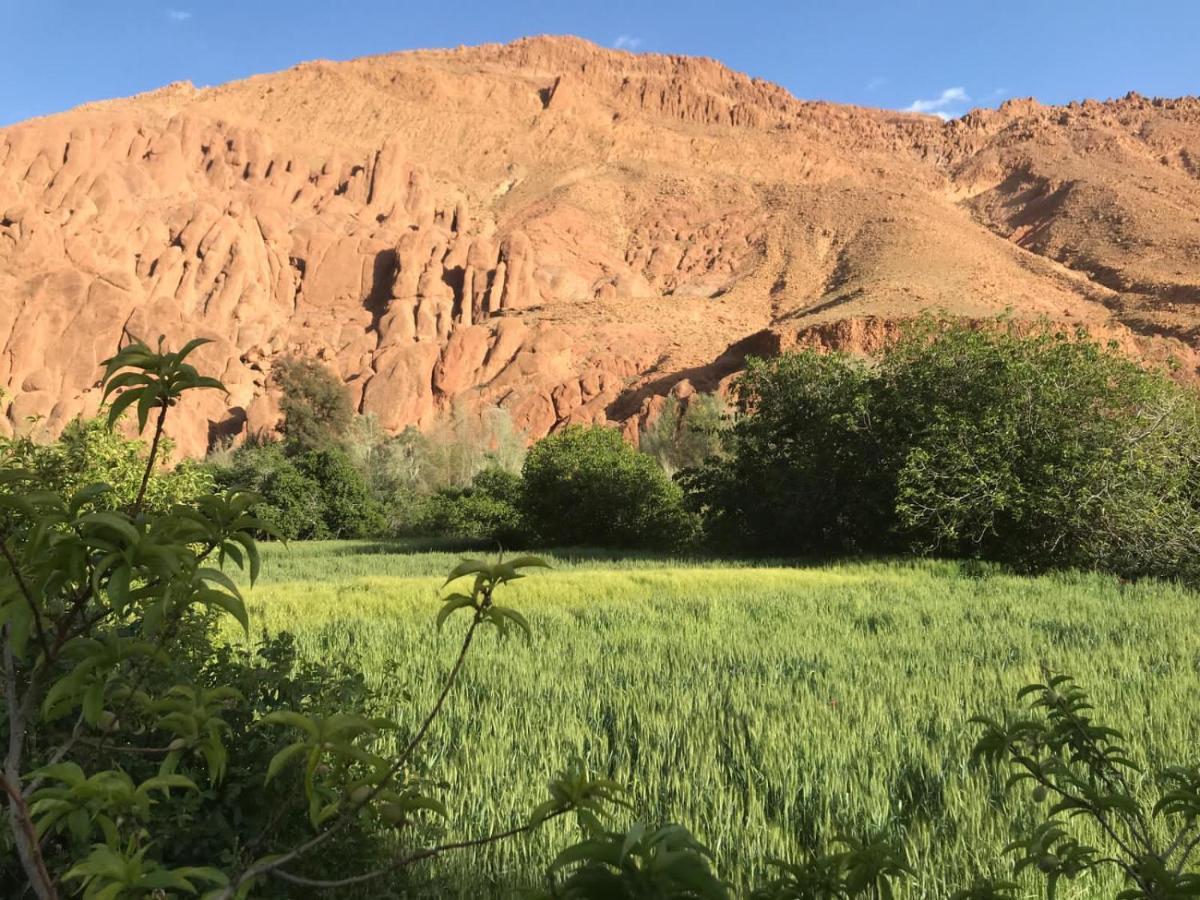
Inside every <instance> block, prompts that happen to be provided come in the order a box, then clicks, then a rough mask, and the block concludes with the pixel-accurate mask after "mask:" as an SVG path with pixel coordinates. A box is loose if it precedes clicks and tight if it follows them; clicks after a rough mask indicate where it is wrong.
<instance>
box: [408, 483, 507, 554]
mask: <svg viewBox="0 0 1200 900" xmlns="http://www.w3.org/2000/svg"><path fill="white" fill-rule="evenodd" d="M521 494H522V482H521V476H519V475H514V474H513V473H512V472H508V471H506V470H504V469H500V468H495V467H493V468H490V469H484V470H483V471H482V472H480V473H479V474H477V475H476V476H475V478H474V479H473V480H472V482H471V486H470V487H467V488H443V489H442V490H440V491H438V492H437V493H435V494H433V495H432V496H430V497H427V498H424V499H423V500H418V501H417V502H418V503H420V510H421V512H420V514H419V516H418V518H417V520H416V521H415V522H414V523H413V526H412V532H411V533H413V534H420V535H436V536H438V537H452V538H465V539H475V540H481V539H482V540H489V541H496V542H497V543H499V544H500V545H501V546H503V547H519V546H522V545H523V544H525V543H526V542H527V529H526V527H525V521H524V518H523V517H522V515H521Z"/></svg>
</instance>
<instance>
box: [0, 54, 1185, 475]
mask: <svg viewBox="0 0 1200 900" xmlns="http://www.w3.org/2000/svg"><path fill="white" fill-rule="evenodd" d="M928 308H941V309H944V310H946V311H948V312H950V313H954V314H958V315H963V316H968V317H984V316H992V315H995V314H997V313H999V312H1002V311H1004V310H1006V309H1010V310H1011V311H1012V313H1013V314H1014V315H1016V316H1018V317H1024V318H1037V317H1046V318H1049V319H1050V320H1052V321H1055V322H1061V323H1063V324H1070V325H1074V324H1081V325H1087V326H1089V327H1091V328H1093V329H1094V330H1098V331H1100V332H1101V333H1104V334H1107V335H1111V336H1113V337H1115V338H1116V339H1118V340H1120V341H1121V342H1122V343H1123V344H1124V345H1125V346H1126V347H1127V348H1128V349H1129V350H1130V351H1131V352H1136V353H1141V354H1143V355H1147V356H1151V357H1163V356H1166V355H1173V356H1175V357H1177V358H1178V359H1180V360H1181V361H1182V362H1183V363H1184V371H1185V372H1187V373H1194V372H1195V371H1196V367H1197V364H1198V357H1197V354H1196V353H1195V351H1194V349H1193V348H1194V347H1195V346H1196V342H1197V337H1198V332H1197V326H1198V325H1200V101H1197V100H1195V99H1182V100H1146V99H1143V98H1140V97H1137V96H1133V95H1131V96H1128V97H1126V98H1123V99H1121V100H1118V101H1113V102H1108V103H1096V102H1091V101H1088V102H1085V103H1082V104H1072V105H1071V106H1068V107H1056V108H1051V107H1044V106H1041V105H1039V104H1037V103H1035V102H1033V101H1020V102H1010V103H1008V104H1005V106H1004V107H1002V108H1001V109H1000V110H998V111H977V112H974V113H972V114H970V115H968V116H966V117H964V118H963V119H961V120H958V121H953V122H949V123H942V122H940V121H939V120H937V119H933V118H931V117H924V116H917V115H905V114H899V113H890V112H884V111H879V110H868V109H859V108H853V107H839V106H834V105H830V104H826V103H810V102H802V101H799V100H797V99H795V98H793V97H792V96H791V95H789V94H788V93H787V92H786V91H784V90H783V89H781V88H779V87H776V86H774V85H770V84H766V83H764V82H761V81H756V80H753V79H750V78H747V77H745V76H742V75H739V74H736V73H734V72H731V71H729V70H728V69H725V68H724V67H722V66H721V65H719V64H718V63H715V62H713V61H711V60H704V59H693V58H686V57H668V56H652V55H632V54H629V53H623V52H615V51H608V50H602V49H600V48H597V47H595V46H593V45H591V44H588V43H586V42H583V41H579V40H575V39H570V38H538V39H530V40H523V41H518V42H516V43H514V44H510V45H506V46H484V47H476V48H461V49H458V50H454V51H431V52H419V53H403V54H395V55H391V56H385V57H376V58H370V59H362V60H357V61H354V62H347V63H325V62H318V63H307V64H304V65H301V66H297V67H296V68H294V69H290V70H288V71H286V72H280V73H277V74H273V75H264V76H258V77H255V78H250V79H247V80H245V81H241V82H236V83H232V84H228V85H224V86H221V87H217V88H209V89H203V90H197V89H195V88H193V87H192V86H190V85H186V84H177V85H171V86H169V87H167V88H164V89H162V90H159V91H156V92H153V93H150V94H145V95H141V96H138V97H133V98H130V99H128V100H121V101H112V102H107V103H102V104H94V105H91V106H87V107H81V108H79V109H76V110H73V111H71V112H69V113H64V114H62V115H58V116H52V117H49V118H45V119H39V120H34V121H30V122H26V123H22V124H20V125H17V126H13V127H11V128H7V129H2V130H0V346H2V347H3V353H2V354H0V384H2V385H4V386H5V394H4V396H3V400H2V401H0V403H2V411H3V413H4V415H3V417H0V429H5V430H7V431H10V432H11V431H13V430H20V429H24V428H28V427H30V426H29V425H28V424H27V422H28V420H29V417H41V418H40V422H41V423H42V426H41V427H45V428H47V429H48V430H49V431H51V432H54V431H56V430H58V429H60V428H61V427H62V426H63V425H64V424H65V423H66V422H67V421H69V420H70V419H71V418H72V417H74V416H76V415H78V414H80V413H85V414H91V413H93V412H94V411H95V408H96V404H97V401H98V391H97V389H96V383H97V378H98V374H99V372H98V369H97V363H98V361H99V360H101V359H103V358H104V357H105V356H107V355H109V354H111V353H112V352H113V351H114V350H115V349H116V348H117V347H118V346H119V344H120V343H121V342H122V341H123V340H126V339H128V338H129V337H131V336H137V337H141V338H143V339H147V340H150V341H153V340H154V339H156V338H157V336H158V335H160V334H164V335H166V336H167V340H168V341H169V342H170V343H173V344H178V343H181V342H182V341H183V340H185V339H187V338H190V337H193V336H197V335H199V336H205V337H209V338H212V339H213V343H212V344H209V345H207V346H206V347H205V348H204V349H203V351H202V358H201V362H202V364H204V365H205V367H206V368H208V369H209V370H211V371H213V372H214V373H216V374H218V375H219V376H220V377H221V378H222V379H223V380H224V381H225V383H226V384H227V385H228V387H229V389H230V394H229V396H228V397H225V398H220V397H216V396H213V397H209V398H206V399H205V400H204V401H202V402H196V403H194V404H193V405H192V407H190V408H189V411H190V414H189V415H187V416H180V417H178V418H177V420H176V422H177V424H176V434H175V436H176V438H177V439H178V440H179V441H180V442H181V444H182V446H183V448H184V449H185V450H186V451H187V452H191V453H199V452H203V450H204V449H205V447H206V446H208V444H209V443H210V442H211V441H213V440H216V439H217V438H220V437H224V436H230V435H237V434H242V433H245V432H246V431H248V430H269V429H271V428H273V427H274V425H275V423H276V417H277V404H276V398H273V397H272V395H271V389H270V386H269V385H268V384H267V378H266V374H267V372H268V370H269V368H270V364H271V361H272V359H274V358H275V357H277V356H279V355H281V354H302V355H311V356H315V357H318V358H321V359H323V360H325V361H326V362H327V363H328V364H329V365H330V366H331V367H332V368H334V369H335V370H336V371H337V372H338V373H339V374H340V375H341V377H342V378H343V379H345V381H346V383H347V385H348V386H349V388H350V389H351V391H352V392H353V396H354V399H355V403H356V404H357V405H358V407H359V408H360V409H361V410H362V411H363V412H369V413H374V414H375V415H376V416H378V418H379V420H380V422H381V423H382V424H383V425H384V426H385V427H386V428H388V429H391V430H398V429H401V428H403V427H405V426H407V425H418V426H427V425H429V424H431V423H432V422H433V421H435V420H436V419H437V418H438V417H439V416H440V415H443V414H445V413H446V412H447V411H448V410H449V409H451V408H452V407H456V406H457V407H459V408H464V407H465V408H467V409H475V410H484V409H487V408H491V407H494V406H497V405H498V406H501V407H503V408H505V409H507V410H508V411H509V412H510V413H511V414H512V416H513V418H514V420H515V421H516V423H517V424H518V426H519V427H521V428H523V429H525V431H526V432H527V433H528V434H529V436H530V437H531V438H535V437H538V436H541V435H544V434H546V433H547V432H549V431H550V430H552V429H554V428H556V427H559V426H561V425H563V424H564V423H567V422H602V421H616V422H624V423H627V425H629V427H632V425H633V424H635V423H636V422H637V421H638V419H639V418H640V417H642V416H644V415H646V414H647V412H649V411H651V410H652V409H654V408H655V406H656V401H655V398H656V397H659V396H661V395H663V394H666V393H667V392H670V391H672V390H674V391H676V392H677V393H686V392H688V391H690V390H692V389H693V388H700V389H708V388H712V387H714V386H716V385H717V384H718V383H720V382H721V381H722V379H725V378H728V377H729V376H730V375H731V374H732V373H734V372H736V371H737V370H738V368H739V367H740V366H741V365H742V362H743V360H744V359H745V356H746V355H747V354H748V353H766V352H771V351H773V350H775V349H777V348H779V347H785V346H792V345H795V344H818V345H821V346H842V347H850V348H857V349H870V347H872V346H874V345H875V344H876V343H878V341H880V340H882V338H883V336H885V335H886V334H887V333H888V332H889V329H891V328H893V327H894V324H895V323H896V322H897V321H898V320H902V319H904V318H907V317H910V316H912V315H914V314H916V313H918V312H919V311H920V310H923V309H928Z"/></svg>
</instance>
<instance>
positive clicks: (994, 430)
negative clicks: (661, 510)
mask: <svg viewBox="0 0 1200 900" xmlns="http://www.w3.org/2000/svg"><path fill="white" fill-rule="evenodd" d="M738 400H739V402H740V404H741V405H742V407H743V410H744V411H745V414H744V415H743V416H742V417H741V418H739V419H738V421H737V422H736V423H735V424H734V426H733V428H732V429H731V431H730V433H729V436H728V444H729V450H730V459H729V460H726V461H721V462H718V463H714V464H710V465H707V466H705V467H703V468H702V469H701V470H700V471H698V472H692V473H687V474H685V476H684V482H685V485H686V487H687V489H688V492H689V497H690V502H691V503H692V504H693V505H694V506H695V507H696V508H699V509H701V510H703V511H704V513H705V516H706V520H707V526H708V529H709V533H710V536H711V537H713V538H714V539H715V540H718V541H722V542H726V543H727V544H728V543H732V544H734V545H735V546H737V545H740V546H742V547H744V548H747V549H754V550H756V551H764V550H770V551H774V552H780V553H800V554H806V553H827V552H830V551H859V550H861V551H871V552H894V551H898V550H915V551H917V552H923V553H938V554H942V555H946V556H958V557H979V558H984V559H991V560H996V561H1000V562H1005V563H1008V564H1011V565H1013V566H1016V567H1019V568H1024V569H1043V568H1047V567H1053V566H1079V567H1087V568H1093V567H1094V568H1106V569H1109V570H1112V571H1116V572H1120V573H1123V574H1130V575H1137V574H1158V575H1167V576H1174V575H1181V574H1190V573H1191V572H1193V571H1195V568H1196V559H1197V550H1198V549H1200V512H1198V510H1200V456H1198V448H1200V405H1198V403H1197V398H1196V395H1195V394H1194V392H1193V391H1192V390H1191V389H1188V388H1182V387H1180V386H1178V385H1176V384H1174V383H1173V382H1171V381H1170V380H1169V379H1168V378H1166V377H1165V376H1164V375H1161V374H1159V373H1155V372H1151V371H1148V370H1145V369H1143V368H1141V367H1139V366H1138V365H1136V364H1135V363H1133V362H1131V361H1129V360H1127V359H1125V358H1123V357H1121V356H1120V355H1119V354H1117V352H1116V351H1115V349H1113V348H1109V347H1102V346H1100V345H1098V344H1096V343H1095V342H1093V341H1090V340H1088V339H1087V336H1086V335H1084V334H1082V333H1080V334H1076V335H1072V336H1067V335H1062V334H1053V333H1049V332H1039V333H1036V334H1033V335H1022V334H1020V333H1018V332H1017V331H1016V329H1015V328H1013V327H1011V326H1005V325H1004V324H1003V323H1000V324H997V325H995V326H994V327H990V328H982V329H974V328H970V327H967V326H964V325H956V324H940V323H937V322H934V321H924V322H922V323H919V324H918V325H917V326H916V327H915V328H913V329H912V330H911V331H910V332H909V333H908V334H907V335H906V336H905V337H904V338H903V339H902V340H901V341H900V342H899V343H898V344H897V345H895V346H894V347H892V348H891V349H890V350H889V352H888V353H887V354H886V355H885V356H884V357H883V358H882V360H881V361H880V363H879V364H878V366H875V367H868V366H867V365H866V364H865V363H862V362H859V361H857V360H854V359H852V358H850V357H847V356H843V355H839V354H831V355H821V354H818V353H816V352H814V351H806V352H803V353H796V354H786V355H784V356H781V357H779V358H777V359H774V360H771V361H766V362H764V361H754V362H752V363H751V365H750V366H749V368H748V370H747V372H746V375H745V376H744V377H743V378H742V379H741V381H740V383H739V386H738Z"/></svg>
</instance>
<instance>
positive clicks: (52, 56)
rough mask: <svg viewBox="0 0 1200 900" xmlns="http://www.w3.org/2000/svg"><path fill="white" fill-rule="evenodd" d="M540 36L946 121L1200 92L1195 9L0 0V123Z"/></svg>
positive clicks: (1198, 13)
mask: <svg viewBox="0 0 1200 900" xmlns="http://www.w3.org/2000/svg"><path fill="white" fill-rule="evenodd" d="M547 33H550V34H577V35H580V36H582V37H585V38H588V39H589V40H593V41H595V42H596V43H599V44H603V45H606V46H623V47H626V48H627V49H631V50H636V51H651V52H661V53H687V54H697V55H703V56H712V57H716V58H717V59H720V60H722V61H723V62H725V63H726V64H727V65H729V66H731V67H732V68H735V69H738V70H741V71H744V72H747V73H749V74H751V75H755V76H759V77H761V78H766V79H769V80H771V81H775V82H778V83H780V84H782V85H784V86H785V87H787V88H788V89H789V90H791V91H792V92H793V93H794V94H796V95H797V96H799V97H804V98H812V99H824V100H832V101H837V102H845V103H859V104H864V105H869V106H883V107H890V108H893V109H905V108H915V109H923V110H926V111H929V112H934V113H940V114H943V115H958V114H961V113H962V112H964V111H966V110H967V109H969V108H970V107H972V106H994V105H996V104H997V103H999V102H1000V101H1001V100H1003V99H1004V98H1005V97H1016V96H1020V97H1024V96H1031V95H1032V96H1036V97H1037V98H1038V99H1040V100H1043V101H1045V102H1053V103H1061V102H1066V101H1068V100H1072V99H1081V98H1084V97H1096V98H1101V99H1103V98H1106V97H1114V96H1120V95H1121V94H1124V93H1125V92H1126V91H1129V90H1136V91H1139V92H1140V93H1143V94H1147V95H1159V96H1179V95H1182V94H1197V93H1200V47H1198V43H1200V40H1198V39H1200V0H1141V2H1136V0H1129V2H1121V0H1091V2H1084V0H1040V2H1032V0H1007V2H1003V3H1001V2H999V0H957V2H941V0H925V2H917V0H891V2H887V0H875V2H863V0H820V2H814V0H738V2H711V0H689V2H675V0H641V2H628V0H605V2H600V3H593V2H576V0H554V2H538V0H519V2H503V0H488V2H469V0H441V2H438V0H418V2H399V0H393V2H384V0H286V2H275V0H204V2H197V0H165V2H153V0H87V2H81V0H72V2H64V0H0V47H2V48H3V61H4V64H3V75H2V76H0V125H3V124H8V123H11V122H15V121H19V120H20V119H24V118H27V117H30V116H34V115H42V114H45V113H50V112H56V111H59V110H62V109H67V108H70V107H72V106H75V105H77V104H79V103H83V102H86V101H88V100H95V99H101V98H107V97H117V96H125V95H128V94H132V93H136V92H138V91H144V90H149V89H152V88H155V87H159V86H161V85H163V84H166V83H168V82H171V81H180V80H184V79H186V80H190V81H192V82H194V83H195V84H197V85H210V84H219V83H221V82H223V81H229V80H231V79H235V78H241V77H244V76H246V75H251V74H254V73H257V72H267V71H273V70H276V69H282V68H286V67H288V66H290V65H293V64H295V63H297V62H300V61H302V60H308V59H318V58H325V59H349V58H353V57H355V56H362V55H365V54H372V53H384V52H389V51H393V50H404V49H410V48H417V47H452V46H456V45H458V44H476V43H483V42H487V41H509V40H512V39H514V38H517V37H521V36H523V35H529V34H547Z"/></svg>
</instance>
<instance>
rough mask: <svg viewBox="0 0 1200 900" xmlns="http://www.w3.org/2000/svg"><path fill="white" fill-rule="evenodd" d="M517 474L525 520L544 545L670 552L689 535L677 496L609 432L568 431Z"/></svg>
mask: <svg viewBox="0 0 1200 900" xmlns="http://www.w3.org/2000/svg"><path fill="white" fill-rule="evenodd" d="M522 475H523V478H524V482H525V490H524V495H523V501H522V509H523V512H524V514H525V518H526V521H527V522H528V523H529V526H530V528H531V529H533V531H534V532H535V533H536V534H537V535H538V537H539V538H540V539H541V540H542V541H543V542H545V543H551V544H559V545H593V546H604V547H628V548H634V547H653V548H669V547H675V546H678V545H680V544H681V543H682V542H684V541H686V540H687V538H688V537H689V533H690V524H691V520H690V517H689V516H688V515H687V514H686V513H685V512H684V509H683V504H682V498H683V494H682V491H680V489H679V487H678V486H677V485H675V484H674V483H673V482H672V481H671V480H670V479H669V478H668V477H667V476H666V474H665V473H664V472H663V471H662V469H661V468H659V466H658V464H657V463H656V462H655V461H654V460H653V459H651V458H650V457H648V456H646V455H645V454H644V453H639V452H638V451H637V450H635V449H634V448H633V447H631V446H630V445H629V444H627V443H625V441H624V440H623V439H622V438H621V434H620V432H618V431H616V430H614V429H611V428H602V427H590V428H585V427H583V426H580V425H572V426H568V427H567V428H565V429H563V430H562V431H560V432H558V433H557V434H553V435H550V436H549V437H547V438H545V439H544V440H541V441H539V442H538V443H537V444H535V445H534V446H533V448H532V449H531V450H530V451H529V455H528V456H527V457H526V459H525V467H524V469H523V470H522Z"/></svg>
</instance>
